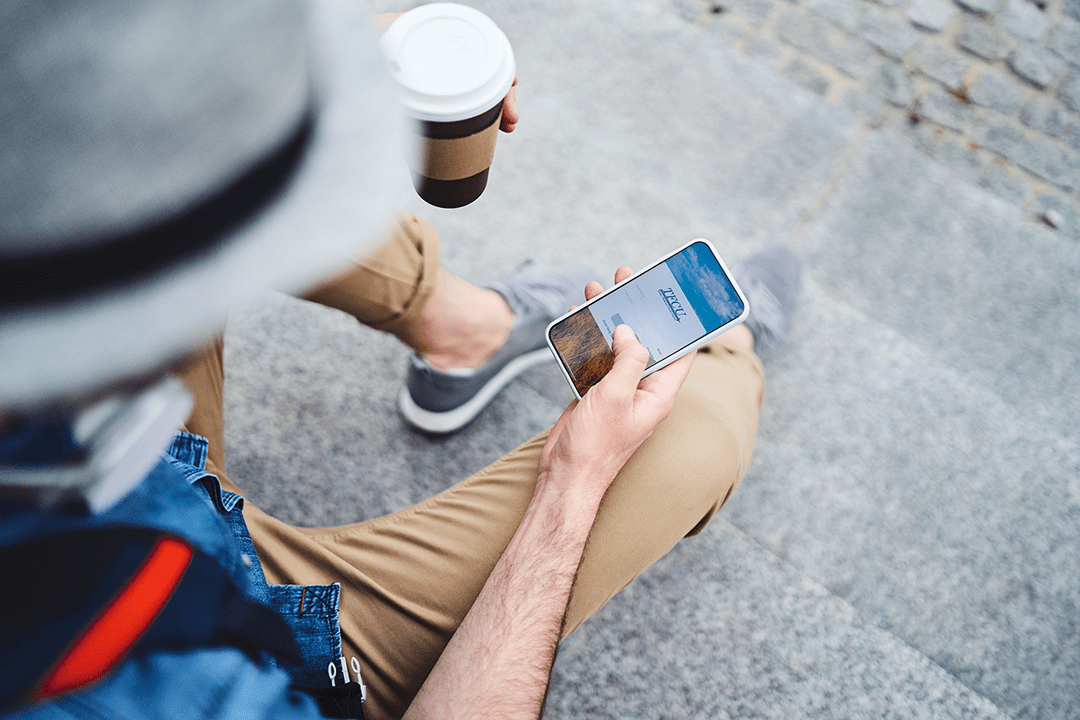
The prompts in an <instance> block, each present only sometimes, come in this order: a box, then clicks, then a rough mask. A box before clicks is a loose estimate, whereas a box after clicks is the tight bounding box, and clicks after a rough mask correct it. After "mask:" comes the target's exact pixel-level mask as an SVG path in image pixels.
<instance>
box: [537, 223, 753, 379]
mask: <svg viewBox="0 0 1080 720" xmlns="http://www.w3.org/2000/svg"><path fill="white" fill-rule="evenodd" d="M749 312H750V307H749V305H748V304H747V302H746V296H745V295H743V292H742V290H740V289H739V286H738V285H736V284H735V280H734V279H733V278H732V277H731V273H730V272H728V269H727V266H726V265H724V261H723V260H721V259H720V256H719V255H718V254H717V253H716V249H715V248H714V247H713V246H712V243H710V242H709V241H708V240H704V239H701V238H699V239H697V240H691V241H690V242H688V243H687V244H686V245H683V246H682V247H681V248H679V249H678V250H676V251H675V252H673V253H671V254H670V255H667V256H665V257H662V258H660V259H659V260H657V261H656V262H655V263H653V264H652V265H650V266H649V267H647V268H645V269H644V270H642V271H641V272H638V273H635V274H634V275H631V276H630V277H628V278H627V279H625V280H623V281H622V282H621V283H619V284H618V285H615V286H614V287H612V288H610V289H609V290H606V291H604V292H603V293H601V294H600V295H597V296H596V297H594V298H593V299H592V300H589V301H588V302H586V303H585V304H584V305H581V306H579V307H578V308H576V309H575V310H573V311H572V312H569V313H567V314H566V315H563V316H562V317H561V318H558V319H557V320H555V321H554V322H552V323H551V324H550V325H548V328H547V343H548V347H550V348H551V352H552V353H553V354H554V355H555V360H556V361H557V362H558V364H559V367H560V368H562V371H563V375H565V376H566V380H567V381H568V382H569V383H570V387H572V388H573V389H574V394H575V395H576V396H577V397H578V398H579V399H580V398H581V397H582V396H583V395H584V394H585V393H586V392H588V390H589V388H591V387H592V386H593V385H595V384H596V383H598V382H600V379H601V378H602V377H604V375H606V374H607V372H608V371H609V370H611V366H612V365H613V364H614V362H615V354H614V352H612V350H611V335H612V333H613V332H614V331H615V328H616V327H617V326H619V325H622V324H625V325H629V326H630V328H631V329H632V330H633V331H634V334H636V335H637V338H638V341H639V342H641V344H642V345H644V346H645V348H646V349H647V350H648V351H649V364H648V365H647V366H646V367H645V372H644V373H643V374H642V377H644V376H645V375H649V374H650V373H654V372H656V371H657V370H659V369H661V368H663V367H666V366H667V365H669V364H671V363H672V362H674V361H675V360H678V359H679V358H681V357H682V356H683V355H686V354H687V353H689V352H691V351H693V350H694V349H696V348H698V347H701V346H702V345H704V344H705V343H707V342H709V340H712V339H713V338H714V337H716V336H717V335H719V334H720V333H722V332H724V331H725V330H729V329H730V328H733V327H735V326H736V325H738V324H739V323H741V322H742V321H744V320H745V319H746V316H747V315H748V314H749Z"/></svg>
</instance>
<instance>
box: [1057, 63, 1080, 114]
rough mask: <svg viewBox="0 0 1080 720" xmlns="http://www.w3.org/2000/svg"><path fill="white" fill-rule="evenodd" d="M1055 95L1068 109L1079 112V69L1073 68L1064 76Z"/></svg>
mask: <svg viewBox="0 0 1080 720" xmlns="http://www.w3.org/2000/svg"><path fill="white" fill-rule="evenodd" d="M1057 96H1058V98H1060V99H1061V101H1062V102H1063V103H1065V104H1066V105H1068V106H1069V109H1070V110H1073V111H1075V112H1080V71H1077V70H1073V71H1072V72H1070V73H1069V74H1068V75H1066V76H1065V79H1064V80H1062V82H1061V87H1059V88H1058V94H1057Z"/></svg>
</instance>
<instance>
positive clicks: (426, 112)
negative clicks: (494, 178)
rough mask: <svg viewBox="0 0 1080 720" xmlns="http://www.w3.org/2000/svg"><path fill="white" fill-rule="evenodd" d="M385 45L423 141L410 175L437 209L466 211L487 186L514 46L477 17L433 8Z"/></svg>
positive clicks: (397, 28)
mask: <svg viewBox="0 0 1080 720" xmlns="http://www.w3.org/2000/svg"><path fill="white" fill-rule="evenodd" d="M379 46H380V49H381V50H382V53H383V56H384V57H385V58H386V63H387V66H388V67H389V69H390V73H391V75H392V76H393V77H394V79H395V80H397V83H398V89H399V91H400V92H399V95H400V98H401V102H402V104H403V105H404V107H405V111H406V112H407V113H408V114H409V115H411V116H412V117H413V118H415V119H416V120H418V121H419V122H418V128H419V132H420V134H421V135H422V136H423V149H424V150H423V158H422V159H421V160H420V161H418V162H414V163H413V167H412V168H411V169H412V174H413V184H414V186H415V187H416V192H417V193H418V194H419V195H420V197H422V198H423V199H424V200H426V201H427V202H429V203H431V204H432V205H437V206H439V207H461V206H463V205H468V204H469V203H471V202H472V201H473V200H476V199H477V198H478V197H480V195H481V193H483V192H484V188H485V187H487V179H488V171H489V169H490V167H491V163H492V160H493V159H494V156H495V140H496V137H497V136H498V131H499V124H500V120H501V118H502V106H503V99H504V98H505V97H506V94H507V93H508V92H509V91H510V87H511V86H512V85H513V82H514V74H515V67H514V53H513V49H512V48H511V47H510V41H509V40H508V39H507V38H506V35H505V34H504V33H503V32H502V30H500V29H499V27H498V25H496V24H495V22H494V21H492V20H491V18H489V17H488V16H487V15H485V14H483V13H482V12H480V11H479V10H475V9H473V8H470V7H466V6H465V5H459V4H456V3H431V4H429V5H421V6H420V7H418V8H415V9H413V10H410V11H409V12H407V13H405V14H404V15H402V16H401V17H399V18H398V19H397V20H395V21H394V22H393V24H391V25H390V28H389V29H388V30H387V31H386V32H385V33H384V34H383V36H382V39H381V40H380V41H379Z"/></svg>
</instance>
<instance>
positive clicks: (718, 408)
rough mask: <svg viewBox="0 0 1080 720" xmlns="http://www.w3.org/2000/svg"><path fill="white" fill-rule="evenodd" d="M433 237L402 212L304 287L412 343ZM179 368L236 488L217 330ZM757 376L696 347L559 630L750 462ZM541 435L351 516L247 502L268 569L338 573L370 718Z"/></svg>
mask: <svg viewBox="0 0 1080 720" xmlns="http://www.w3.org/2000/svg"><path fill="white" fill-rule="evenodd" d="M438 243H439V241H438V235H437V233H436V232H435V228H434V227H433V226H432V225H431V224H430V223H428V222H427V221H425V220H421V219H419V218H416V217H413V216H407V217H404V218H402V220H401V221H400V222H399V224H398V225H397V226H396V227H395V228H394V229H393V231H392V233H391V236H390V239H389V240H388V241H387V242H386V243H385V244H384V245H383V246H382V247H381V249H380V250H378V251H377V252H376V253H375V255H374V256H373V257H371V258H370V259H369V260H367V261H366V262H364V264H363V265H358V266H356V267H355V268H353V269H351V270H349V271H348V272H346V273H345V274H344V275H342V276H340V277H338V278H336V279H335V280H333V281H331V282H329V283H327V284H326V285H324V286H322V287H320V288H318V289H316V290H315V291H313V292H311V293H310V294H309V296H308V299H312V300H315V301H317V302H320V303H323V304H326V305H329V306H331V307H335V308H338V309H340V310H343V311H345V312H347V313H350V314H352V315H354V316H355V317H357V318H358V319H359V320H361V321H362V322H364V323H366V324H368V325H370V326H372V327H375V328H379V329H382V330H386V331H387V332H391V333H393V334H394V335H396V336H397V337H399V338H401V339H402V340H403V341H404V342H406V343H408V342H409V340H410V337H411V335H410V333H411V332H412V330H413V328H414V326H415V322H416V318H417V317H418V315H419V313H420V311H421V310H422V309H423V307H424V304H425V302H426V301H427V299H428V297H429V296H430V293H431V290H432V287H433V286H434V283H435V280H436V277H437V270H438V257H439V245H438ZM180 374H181V378H182V379H183V380H184V381H185V383H186V384H187V386H188V387H189V388H190V390H191V391H192V393H193V394H194V397H195V408H194V410H193V412H192V415H191V417H190V419H189V420H188V422H187V424H186V425H185V427H186V429H188V430H189V431H191V432H194V433H197V434H199V435H203V436H204V437H206V438H207V439H208V440H209V441H210V450H209V462H208V469H209V470H210V471H211V472H215V473H216V474H217V475H218V477H219V478H220V479H221V481H222V484H223V485H224V486H225V487H226V488H228V489H230V490H233V491H234V492H239V490H238V489H237V488H236V486H235V485H234V484H232V483H231V482H230V481H229V479H228V478H227V477H226V475H225V457H224V449H225V448H224V435H223V432H222V423H223V420H222V414H223V413H222V395H223V385H224V372H223V368H222V343H221V340H220V339H219V340H218V341H217V342H216V343H215V344H213V345H212V346H211V347H210V348H208V349H207V350H206V351H205V352H203V353H201V354H200V355H199V356H197V357H195V358H193V359H192V360H191V361H190V362H188V363H187V364H186V366H185V367H184V369H183V370H182V371H181V373H180ZM763 390H764V385H763V375H762V369H761V363H760V362H759V361H758V359H757V358H756V357H755V356H753V355H752V354H747V353H742V352H736V351H733V350H731V349H728V348H727V347H725V346H724V345H723V344H722V343H719V342H714V343H712V344H711V345H709V346H706V347H705V348H703V349H702V350H701V351H700V352H699V353H698V357H697V359H696V361H695V363H694V367H693V370H692V371H691V373H690V376H689V378H688V379H687V381H686V383H685V385H684V386H683V388H682V390H681V392H680V394H679V398H678V400H677V402H676V404H675V409H674V411H673V412H672V414H671V416H670V417H669V418H668V419H667V420H665V421H664V423H663V424H661V426H660V427H659V428H658V429H657V430H656V432H654V433H653V435H652V437H650V438H649V439H648V440H647V441H646V442H645V444H644V445H642V446H641V448H640V449H639V450H638V451H637V453H635V455H634V456H633V457H632V458H631V459H630V461H629V462H628V463H627V464H626V466H625V467H624V468H623V470H622V472H620V473H619V475H618V477H617V478H616V479H615V481H614V483H613V484H612V486H611V488H610V489H609V490H608V493H607V495H606V496H605V497H604V501H603V503H602V505H601V507H600V512H599V515H598V516H597V518H596V523H595V525H594V526H593V530H592V533H591V534H590V536H589V540H588V543H587V545H586V548H585V555H584V558H583V560H582V563H581V567H580V569H579V571H578V574H577V578H576V580H575V581H574V586H573V591H572V594H571V597H570V605H569V608H568V610H567V614H566V619H565V622H564V631H563V636H564V637H565V636H566V635H569V634H570V633H571V632H573V631H574V630H575V629H577V628H578V626H580V625H581V623H582V622H584V621H585V619H586V618H588V617H589V616H590V615H591V614H592V613H594V612H596V611H597V610H599V609H600V608H601V607H602V606H603V605H604V603H606V602H607V601H608V600H609V599H610V598H611V597H612V596H613V595H614V594H615V593H617V592H618V591H619V590H621V589H622V588H624V587H625V586H626V585H628V584H629V583H630V582H631V581H633V580H634V578H636V577H637V576H638V574H639V573H641V572H642V571H643V570H644V569H645V568H647V567H648V566H649V565H651V564H652V563H654V562H655V561H656V560H658V559H659V558H661V557H663V556H664V555H665V554H666V553H667V552H668V551H669V550H671V548H672V547H674V545H675V543H677V542H678V541H679V540H680V539H682V538H684V537H687V536H690V535H694V534H696V533H699V532H701V531H702V529H704V527H705V525H706V524H708V522H709V521H710V520H711V519H712V517H713V516H714V515H715V514H716V512H717V511H718V510H719V509H720V507H721V506H722V505H723V504H724V502H725V501H726V500H727V498H728V497H729V496H730V495H731V492H732V490H734V488H735V486H736V485H738V483H739V481H740V480H741V479H742V477H743V475H744V474H745V472H746V469H747V466H748V465H749V463H750V456H751V453H752V450H753V447H754V440H755V437H756V434H757V418H758V412H759V409H760V406H761V400H762V395H763ZM546 435H547V434H546V433H543V434H541V435H539V436H537V437H535V438H533V439H532V440H530V441H528V442H526V443H525V444H524V445H521V446H520V447H518V448H516V449H515V450H512V451H511V452H510V453H508V454H507V455H506V456H505V457H503V458H502V459H500V460H498V461H497V462H495V463H494V464H492V465H491V466H489V467H487V468H485V469H484V470H481V471H480V472H478V473H476V474H475V475H473V476H472V477H470V478H467V479H465V480H464V481H462V482H460V483H459V484H457V485H455V486H453V487H451V488H450V489H448V490H446V491H444V492H442V493H439V494H438V495H436V496H434V497H432V498H429V499H427V500H425V501H424V502H421V503H420V504H418V505H416V506H414V507H411V508H408V509H405V510H402V511H401V512H397V513H394V514H392V515H388V516H386V517H381V518H375V519H373V520H368V521H366V522H361V523H357V524H355V525H345V526H342V527H330V528H315V529H311V528H297V527H292V526H290V525H286V524H285V523H283V522H281V521H279V520H276V519H274V518H272V517H270V516H269V515H267V514H265V513H263V512H262V511H260V510H259V509H258V508H256V507H254V506H253V505H251V504H248V505H246V506H245V510H244V516H245V518H246V520H247V524H248V527H249V529H250V531H251V536H252V539H253V540H254V542H255V546H256V549H257V550H258V553H259V559H260V560H261V561H262V565H263V570H264V572H265V573H266V579H267V581H268V582H270V583H295V584H328V583H333V582H339V583H341V585H342V598H341V630H342V637H343V643H344V648H343V649H344V653H345V655H346V656H347V657H350V658H351V657H354V656H355V657H356V658H358V659H359V660H360V662H361V667H362V674H363V678H364V681H365V683H366V684H367V687H368V701H367V703H366V704H365V706H364V709H365V713H366V714H367V717H369V718H372V719H373V720H382V719H383V718H398V717H401V715H402V714H403V713H404V712H405V709H406V708H407V707H408V705H409V703H410V702H411V701H412V698H413V697H414V696H415V694H416V692H417V690H418V689H419V687H420V685H421V684H422V683H423V681H424V679H425V678H426V677H427V675H428V673H429V672H430V670H431V668H432V667H433V666H434V664H435V661H436V660H437V659H438V657H439V655H440V653H441V652H442V649H443V647H444V646H445V645H446V643H447V641H448V640H449V639H450V636H451V635H452V634H453V633H454V631H455V629H456V628H457V626H458V624H459V623H460V622H461V620H462V619H463V618H464V617H465V613H466V612H467V611H468V609H469V608H470V606H471V605H472V603H473V601H474V600H475V598H476V596H477V595H478V594H479V592H480V589H481V587H482V586H483V585H484V582H485V580H486V579H487V576H488V574H489V573H490V572H491V570H492V568H493V567H494V566H495V563H496V561H497V560H498V559H499V556H500V555H501V554H502V552H503V550H504V549H505V547H506V545H507V543H509V541H510V538H511V536H512V535H513V534H514V531H515V530H516V528H517V525H518V523H519V522H520V520H521V517H522V516H523V514H524V512H525V509H526V507H527V506H528V504H529V501H530V499H531V498H532V494H533V485H534V483H535V481H536V474H537V463H538V459H539V454H540V449H541V447H543V444H544V440H545V438H546ZM298 480H299V478H298Z"/></svg>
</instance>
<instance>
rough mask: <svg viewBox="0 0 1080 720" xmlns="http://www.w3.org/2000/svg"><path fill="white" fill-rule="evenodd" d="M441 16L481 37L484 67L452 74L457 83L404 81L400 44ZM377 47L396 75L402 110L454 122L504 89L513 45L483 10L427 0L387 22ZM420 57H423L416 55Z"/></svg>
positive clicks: (510, 77)
mask: <svg viewBox="0 0 1080 720" xmlns="http://www.w3.org/2000/svg"><path fill="white" fill-rule="evenodd" d="M442 19H449V20H455V21H459V22H465V23H467V24H468V25H470V26H471V27H472V28H473V29H474V31H475V33H476V34H478V35H479V36H480V37H482V39H483V42H484V48H485V51H486V52H485V57H484V60H485V67H482V68H480V70H479V71H478V72H477V73H475V74H474V76H473V77H472V78H470V77H464V78H462V77H455V78H454V79H455V81H457V82H459V87H458V88H457V89H454V88H449V89H443V88H437V89H436V88H432V87H428V88H424V87H422V86H421V87H417V85H422V83H420V82H412V83H411V84H410V76H409V75H408V74H407V73H406V72H404V71H403V68H404V67H405V65H406V62H407V61H408V58H406V57H404V55H403V52H404V50H403V48H402V45H403V44H404V43H405V41H406V40H407V39H408V38H409V36H410V34H412V33H413V32H416V31H417V29H418V28H422V27H423V26H425V25H430V23H431V22H433V21H434V22H437V21H439V20H442ZM379 49H380V50H381V51H382V54H383V57H384V59H385V60H386V62H387V66H388V68H389V69H390V74H391V76H392V77H394V79H395V80H396V81H397V87H398V95H399V98H400V100H401V103H402V105H403V106H404V108H405V111H406V112H407V113H408V114H409V115H411V116H412V117H414V118H416V119H417V120H426V121H429V122H457V121H459V120H465V119H468V118H471V117H474V116H476V115H479V114H481V113H484V112H487V111H488V110H490V109H491V108H493V107H495V105H496V104H498V103H499V102H500V101H501V100H502V99H503V98H504V97H506V94H507V93H508V92H509V91H510V88H511V86H512V85H513V83H514V77H515V74H516V68H515V64H514V53H513V48H512V47H511V45H510V40H509V39H508V38H507V37H506V35H505V33H503V31H502V30H501V29H500V28H499V26H498V25H496V24H495V21H493V20H492V19H491V18H489V17H488V16H487V15H485V14H484V13H482V12H480V11H479V10H476V9H475V8H471V7H468V6H465V5H460V4H458V3H430V4H428V5H421V6H419V7H417V8H414V9H412V10H410V11H408V12H406V13H404V14H403V15H402V16H401V17H399V18H398V19H397V20H395V21H394V22H393V24H391V25H390V27H389V29H387V31H386V32H385V33H384V34H383V36H382V38H381V39H380V41H379ZM416 61H420V62H422V61H423V58H416V59H414V61H413V67H415V65H416Z"/></svg>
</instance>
